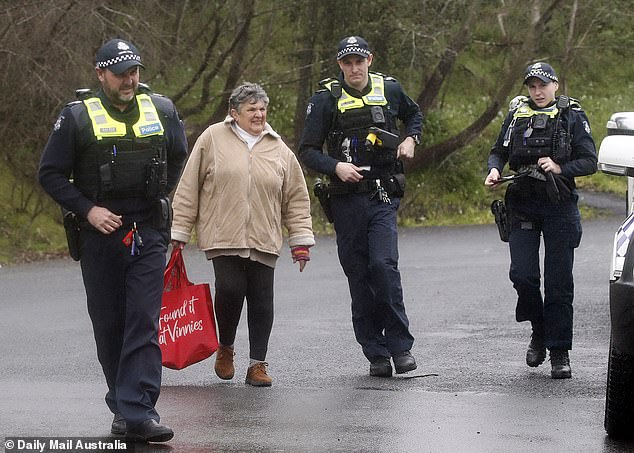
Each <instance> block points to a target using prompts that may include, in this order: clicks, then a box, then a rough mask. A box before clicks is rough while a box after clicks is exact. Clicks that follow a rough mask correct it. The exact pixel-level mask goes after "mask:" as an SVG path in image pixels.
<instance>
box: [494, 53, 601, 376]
mask: <svg viewBox="0 0 634 453" xmlns="http://www.w3.org/2000/svg"><path fill="white" fill-rule="evenodd" d="M524 85H526V87H527V88H528V97H524V96H522V97H518V98H516V99H514V102H512V106H511V109H510V111H509V113H508V115H507V116H506V119H505V120H504V123H503V125H502V130H501V132H500V135H499V137H498V139H497V141H496V142H495V144H494V145H493V148H492V149H491V153H490V155H489V160H488V175H487V177H486V179H485V181H484V184H485V185H486V186H488V187H495V186H496V185H498V184H499V183H501V182H502V181H503V179H502V176H501V174H502V169H503V168H504V166H505V164H506V163H508V165H509V168H510V169H511V170H512V171H513V172H514V176H512V178H514V179H513V182H512V183H511V184H510V185H509V186H508V188H507V190H506V196H505V201H506V218H507V219H508V222H507V223H508V225H509V234H508V242H509V247H510V252H511V269H510V273H509V276H510V279H511V281H512V282H513V286H514V287H515V290H516V292H517V296H518V299H517V306H516V311H515V315H516V320H517V321H518V322H522V321H530V322H531V326H532V335H531V341H530V343H529V346H528V350H527V352H526V364H527V365H528V366H530V367H537V366H539V365H541V364H542V363H543V362H544V360H545V359H546V350H547V349H548V350H549V351H550V362H551V377H552V378H553V379H566V378H570V377H571V376H572V371H571V368H570V357H569V352H568V351H569V350H570V349H572V327H573V322H572V321H573V306H572V302H573V298H574V286H573V275H572V268H573V258H574V249H575V248H577V247H578V246H579V243H580V241H581V217H580V215H579V209H578V208H577V200H578V195H577V191H576V186H575V179H574V178H575V177H576V176H585V175H590V174H592V173H594V172H595V171H596V169H597V155H596V148H595V144H594V140H593V138H592V133H591V131H590V124H589V122H588V118H587V116H586V114H585V112H584V111H583V110H582V109H581V106H580V105H579V102H578V101H577V100H575V99H572V98H569V97H567V96H564V95H561V96H558V97H557V96H556V92H557V90H558V88H559V81H558V78H557V75H556V73H555V70H554V69H553V68H552V66H550V65H549V64H547V63H541V62H540V63H535V64H532V65H530V66H528V67H527V68H526V70H525V73H524ZM542 236H543V238H544V268H543V272H544V294H543V297H542V292H541V288H540V281H541V275H540V264H539V260H540V254H539V248H540V242H541V239H540V237H542Z"/></svg>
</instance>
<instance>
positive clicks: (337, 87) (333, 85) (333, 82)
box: [319, 77, 342, 99]
mask: <svg viewBox="0 0 634 453" xmlns="http://www.w3.org/2000/svg"><path fill="white" fill-rule="evenodd" d="M328 84H330V86H329V87H328V86H326V85H328ZM319 86H321V87H323V89H324V90H326V91H329V92H330V94H332V96H333V97H334V98H335V99H339V98H340V97H341V94H342V87H341V82H339V79H335V78H333V77H328V78H327V79H323V80H320V81H319Z"/></svg>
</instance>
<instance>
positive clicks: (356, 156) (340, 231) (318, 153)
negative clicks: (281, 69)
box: [299, 36, 423, 377]
mask: <svg viewBox="0 0 634 453" xmlns="http://www.w3.org/2000/svg"><path fill="white" fill-rule="evenodd" d="M372 59H373V55H372V53H371V51H370V49H369V47H368V43H367V42H366V40H365V39H363V38H361V37H359V36H350V37H348V38H345V39H343V40H342V41H341V43H340V44H339V49H338V53H337V62H338V64H339V68H340V69H341V74H340V76H339V77H338V78H337V79H328V80H325V81H323V82H322V86H323V87H324V89H323V90H321V91H318V92H317V93H316V94H315V95H314V96H313V97H312V98H311V99H310V102H309V104H308V109H307V115H306V122H305V126H304V131H303V135H302V139H301V144H300V150H299V152H300V159H301V160H302V162H303V163H304V164H305V165H306V166H308V167H309V168H311V169H313V170H315V171H317V172H319V173H323V174H326V175H328V176H329V177H330V185H329V188H328V194H329V201H330V204H331V206H330V208H331V211H332V217H333V221H334V227H335V231H336V233H337V247H338V254H339V261H340V262H341V266H342V268H343V270H344V272H345V274H346V276H347V278H348V284H349V287H350V295H351V297H352V324H353V327H354V332H355V336H356V339H357V341H358V342H359V344H360V345H361V347H362V348H363V353H364V354H365V356H366V357H367V359H368V360H369V361H370V375H372V376H382V377H389V376H392V365H391V363H390V358H392V360H393V362H394V367H395V370H396V372H397V373H406V372H408V371H412V370H414V369H416V361H415V359H414V357H413V356H412V354H411V353H410V349H411V347H412V345H413V343H414V337H413V336H412V334H411V333H410V331H409V320H408V318H407V315H406V313H405V305H404V304H403V291H402V288H401V277H400V273H399V270H398V246H397V239H398V237H397V227H396V214H397V210H398V207H399V202H400V198H401V196H402V195H403V190H404V184H405V180H404V176H403V174H402V165H401V162H400V161H399V159H400V158H406V159H409V158H412V157H413V156H414V147H415V145H416V144H417V143H419V142H420V136H421V129H422V119H423V117H422V114H421V112H420V109H419V107H418V105H417V104H416V103H415V102H414V101H413V100H412V99H410V98H409V97H408V96H407V95H406V94H405V93H404V92H403V89H402V88H401V86H400V84H399V83H398V82H397V81H396V80H395V79H393V78H392V77H387V76H384V75H382V74H379V73H371V72H369V67H370V65H371V64H372ZM398 119H400V120H401V121H403V122H404V123H405V134H404V135H405V137H406V138H405V139H404V140H401V139H400V138H399V136H398V135H397V134H398V128H397V120H398ZM325 141H326V142H327V148H328V149H327V151H328V152H327V154H324V153H322V146H323V144H324V142H325Z"/></svg>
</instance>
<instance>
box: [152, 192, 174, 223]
mask: <svg viewBox="0 0 634 453" xmlns="http://www.w3.org/2000/svg"><path fill="white" fill-rule="evenodd" d="M152 224H153V226H154V228H156V229H157V230H159V231H169V230H170V228H171V227H172V205H171V203H170V199H169V198H167V197H160V198H158V199H157V200H156V202H155V204H154V212H153V219H152Z"/></svg>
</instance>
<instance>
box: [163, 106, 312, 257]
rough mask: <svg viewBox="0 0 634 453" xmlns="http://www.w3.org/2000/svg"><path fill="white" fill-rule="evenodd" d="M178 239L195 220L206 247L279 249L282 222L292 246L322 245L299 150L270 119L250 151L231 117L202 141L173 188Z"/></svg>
mask: <svg viewBox="0 0 634 453" xmlns="http://www.w3.org/2000/svg"><path fill="white" fill-rule="evenodd" d="M173 208H174V220H173V222H172V232H171V236H172V239H174V240H177V241H181V242H185V243H187V242H189V240H190V238H191V231H192V229H193V226H194V225H196V233H197V237H198V238H197V239H198V246H199V247H200V248H201V249H202V250H204V251H213V250H238V249H241V250H256V251H257V252H263V253H266V254H271V255H275V256H279V254H280V251H281V248H282V235H283V232H282V225H284V226H285V227H286V229H287V231H288V244H289V246H290V247H295V246H298V245H304V246H311V245H314V244H315V239H314V236H313V230H312V221H311V217H310V198H309V196H308V190H307V188H306V181H305V179H304V174H303V173H302V169H301V167H300V165H299V162H298V161H297V158H296V157H295V154H293V152H292V151H291V150H290V149H289V148H288V147H287V146H286V145H285V144H284V142H283V141H282V139H281V138H280V136H279V135H278V134H277V133H276V132H275V131H274V130H273V129H272V128H271V127H270V126H269V125H268V123H267V124H266V127H265V130H264V135H263V136H262V137H261V139H260V141H258V142H257V143H256V144H255V146H253V148H252V149H251V150H250V151H249V148H248V146H247V144H246V143H245V142H244V141H243V140H242V139H241V138H240V137H239V136H238V134H237V132H236V131H235V130H234V129H233V127H232V125H231V118H229V117H227V119H226V120H225V121H224V122H222V123H216V124H213V125H211V126H209V127H208V128H207V129H206V130H205V131H204V132H203V133H202V134H201V135H200V137H198V140H196V143H195V145H194V148H193V150H192V152H191V155H190V156H189V160H188V161H187V164H186V166H185V170H184V171H183V175H182V176H181V179H180V182H179V183H178V187H177V188H176V193H175V194H174V203H173Z"/></svg>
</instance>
